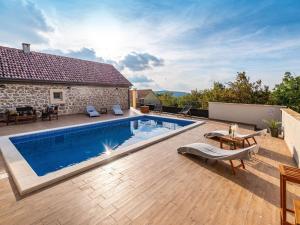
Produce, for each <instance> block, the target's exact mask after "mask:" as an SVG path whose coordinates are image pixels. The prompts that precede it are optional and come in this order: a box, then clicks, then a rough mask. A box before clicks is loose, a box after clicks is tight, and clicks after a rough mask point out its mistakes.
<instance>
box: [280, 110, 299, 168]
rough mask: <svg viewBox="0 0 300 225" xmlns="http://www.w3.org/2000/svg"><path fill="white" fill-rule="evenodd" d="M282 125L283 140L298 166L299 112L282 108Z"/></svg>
mask: <svg viewBox="0 0 300 225" xmlns="http://www.w3.org/2000/svg"><path fill="white" fill-rule="evenodd" d="M282 125H283V129H284V140H285V142H286V144H287V146H288V148H289V150H290V151H291V154H292V156H293V157H294V159H295V161H296V163H297V165H298V167H300V164H299V158H300V114H299V113H297V112H295V111H293V110H291V109H282Z"/></svg>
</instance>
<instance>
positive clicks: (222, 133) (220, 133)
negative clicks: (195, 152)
mask: <svg viewBox="0 0 300 225" xmlns="http://www.w3.org/2000/svg"><path fill="white" fill-rule="evenodd" d="M266 133H267V129H265V130H260V131H257V132H254V133H251V134H239V133H236V134H235V136H236V137H239V138H252V137H256V136H261V135H264V134H266ZM226 135H229V132H228V131H227V130H215V131H211V132H208V133H206V134H204V137H206V138H213V137H222V136H226Z"/></svg>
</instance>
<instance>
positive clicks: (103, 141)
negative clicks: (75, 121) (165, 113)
mask: <svg viewBox="0 0 300 225" xmlns="http://www.w3.org/2000/svg"><path fill="white" fill-rule="evenodd" d="M192 123H193V122H192V121H184V120H175V119H167V118H158V117H151V116H140V117H136V118H129V119H126V120H121V121H113V122H106V123H99V124H93V125H85V126H80V127H75V128H68V129H63V130H57V131H50V132H41V133H37V134H29V135H24V136H19V137H11V138H10V141H11V142H12V143H13V144H14V145H15V146H16V148H17V149H18V151H19V152H20V153H21V155H22V156H23V157H24V158H25V159H26V161H27V162H28V164H29V165H30V166H31V168H32V169H33V170H34V171H35V173H36V174H37V175H38V176H43V175H45V174H47V173H50V172H53V171H56V170H59V169H61V168H64V167H67V166H71V165H74V164H76V163H80V162H82V161H85V160H88V159H90V158H92V157H96V156H99V155H101V154H110V153H111V151H117V150H118V149H120V148H122V147H126V146H129V145H132V144H135V143H137V142H140V141H144V140H147V139H150V138H152V137H156V136H158V135H161V134H164V133H166V132H169V131H171V130H176V129H178V128H181V127H184V126H186V125H190V124H192Z"/></svg>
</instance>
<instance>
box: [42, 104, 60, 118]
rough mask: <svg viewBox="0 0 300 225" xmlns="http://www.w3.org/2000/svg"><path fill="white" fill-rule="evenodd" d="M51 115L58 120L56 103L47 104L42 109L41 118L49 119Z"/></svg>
mask: <svg viewBox="0 0 300 225" xmlns="http://www.w3.org/2000/svg"><path fill="white" fill-rule="evenodd" d="M52 117H55V118H56V119H57V120H58V105H47V106H46V109H44V110H42V115H41V118H42V120H45V119H48V120H51V119H52Z"/></svg>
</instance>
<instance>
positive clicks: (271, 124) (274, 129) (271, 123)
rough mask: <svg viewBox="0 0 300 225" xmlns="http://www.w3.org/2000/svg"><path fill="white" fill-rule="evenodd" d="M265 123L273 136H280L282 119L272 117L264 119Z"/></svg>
mask: <svg viewBox="0 0 300 225" xmlns="http://www.w3.org/2000/svg"><path fill="white" fill-rule="evenodd" d="M264 123H266V124H267V126H268V129H269V131H270V133H271V136H272V137H278V136H279V133H280V128H281V122H280V121H278V120H274V119H270V120H264Z"/></svg>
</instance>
